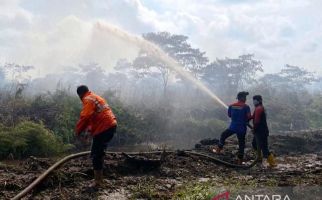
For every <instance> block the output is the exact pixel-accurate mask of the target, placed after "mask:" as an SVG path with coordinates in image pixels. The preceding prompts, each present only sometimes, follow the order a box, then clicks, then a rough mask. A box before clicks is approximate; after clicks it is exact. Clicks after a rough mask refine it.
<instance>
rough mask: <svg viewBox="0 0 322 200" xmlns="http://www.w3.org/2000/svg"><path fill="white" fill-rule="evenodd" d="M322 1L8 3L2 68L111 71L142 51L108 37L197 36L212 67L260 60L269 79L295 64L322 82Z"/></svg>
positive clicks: (3, 6) (0, 27)
mask: <svg viewBox="0 0 322 200" xmlns="http://www.w3.org/2000/svg"><path fill="white" fill-rule="evenodd" d="M321 10H322V1H321V0H194V1H192V0H191V1H188V0H186V1H185V0H0V64H3V63H6V62H15V63H18V64H21V65H34V66H35V67H36V69H37V70H36V71H37V72H36V74H37V75H43V74H45V73H48V72H55V71H60V70H62V69H65V68H67V67H70V66H77V65H78V64H81V63H82V64H86V63H89V62H97V63H99V64H100V65H102V66H104V67H106V68H111V67H113V65H114V64H115V61H116V60H117V59H118V58H122V57H125V58H129V59H133V58H134V57H135V55H136V53H137V50H138V48H137V47H134V46H129V45H127V43H126V42H123V41H120V40H118V39H117V38H115V37H113V35H109V34H106V33H102V32H100V30H99V28H98V24H106V25H109V24H110V25H114V26H117V27H120V28H121V29H124V30H126V31H128V32H129V33H132V34H136V35H140V34H142V33H146V32H150V31H169V32H171V33H176V34H183V35H187V36H189V38H190V39H189V41H190V42H191V43H192V44H193V46H194V47H198V48H200V49H201V50H202V51H206V52H207V56H208V57H209V58H210V59H211V60H212V59H215V58H223V57H226V56H227V57H236V56H238V55H241V54H245V53H253V54H255V56H256V58H257V59H260V60H261V61H262V62H263V64H264V69H265V71H266V72H275V71H278V70H279V69H280V68H281V67H282V66H283V65H285V64H291V65H298V66H301V67H304V68H307V69H309V70H311V71H316V72H319V73H321V74H322V59H321V56H322V14H321Z"/></svg>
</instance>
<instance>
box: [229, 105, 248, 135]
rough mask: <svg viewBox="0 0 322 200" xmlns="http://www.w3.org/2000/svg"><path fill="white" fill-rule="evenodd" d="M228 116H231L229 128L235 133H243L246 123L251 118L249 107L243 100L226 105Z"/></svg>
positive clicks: (245, 129)
mask: <svg viewBox="0 0 322 200" xmlns="http://www.w3.org/2000/svg"><path fill="white" fill-rule="evenodd" d="M228 116H229V117H230V118H231V123H230V126H229V130H231V131H233V132H236V133H237V134H238V133H239V134H245V133H246V131H247V123H248V121H249V119H250V118H251V113H250V107H249V106H248V105H247V104H245V103H244V102H240V101H238V102H236V103H233V104H231V105H230V106H229V107H228Z"/></svg>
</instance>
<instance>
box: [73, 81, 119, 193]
mask: <svg viewBox="0 0 322 200" xmlns="http://www.w3.org/2000/svg"><path fill="white" fill-rule="evenodd" d="M77 94H78V96H79V98H80V99H81V101H82V103H83V109H82V111H81V113H80V119H79V121H78V122H77V125H76V136H78V137H81V133H82V132H84V131H86V130H89V131H90V134H91V136H92V137H93V140H92V147H91V158H92V163H93V169H94V183H93V184H91V187H100V186H102V183H103V163H104V154H105V153H104V151H105V149H106V147H107V143H108V142H110V141H111V139H112V138H113V136H114V134H115V132H116V127H117V121H116V117H115V115H114V114H113V112H112V110H111V108H110V107H109V105H108V104H107V103H106V101H105V100H104V99H103V98H102V97H100V96H98V95H96V94H94V93H93V92H91V91H89V89H88V87H87V86H86V85H81V86H79V87H78V88H77Z"/></svg>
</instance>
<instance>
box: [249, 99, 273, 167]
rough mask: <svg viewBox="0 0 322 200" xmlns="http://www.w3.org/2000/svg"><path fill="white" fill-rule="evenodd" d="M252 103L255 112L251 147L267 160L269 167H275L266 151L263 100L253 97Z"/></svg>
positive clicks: (270, 155)
mask: <svg viewBox="0 0 322 200" xmlns="http://www.w3.org/2000/svg"><path fill="white" fill-rule="evenodd" d="M253 103H254V106H255V110H254V113H253V116H252V119H253V134H254V138H253V142H252V146H253V148H254V150H256V151H260V153H261V154H262V155H263V157H264V158H265V159H266V160H267V163H268V164H269V166H270V167H275V166H276V162H275V158H274V156H273V154H271V153H270V152H269V149H268V136H269V129H268V126H267V121H266V112H265V108H264V106H263V98H262V96H260V95H255V96H254V97H253ZM258 148H259V149H258Z"/></svg>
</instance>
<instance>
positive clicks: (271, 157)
mask: <svg viewBox="0 0 322 200" xmlns="http://www.w3.org/2000/svg"><path fill="white" fill-rule="evenodd" d="M267 162H268V164H269V167H271V168H273V167H276V166H277V164H276V160H275V157H274V155H273V154H269V156H268V158H267Z"/></svg>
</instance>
